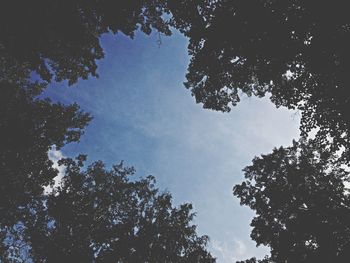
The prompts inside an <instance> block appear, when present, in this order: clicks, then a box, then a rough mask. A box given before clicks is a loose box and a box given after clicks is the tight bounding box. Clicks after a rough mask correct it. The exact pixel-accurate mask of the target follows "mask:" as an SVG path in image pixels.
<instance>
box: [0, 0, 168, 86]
mask: <svg viewBox="0 0 350 263" xmlns="http://www.w3.org/2000/svg"><path fill="white" fill-rule="evenodd" d="M164 13H166V12H165V4H164V1H158V0H157V1H154V0H146V1H143V0H142V1H141V0H132V1H130V0H123V1H112V0H103V1H95V0H64V1H62V0H50V1H17V0H15V1H13V0H6V1H2V3H1V8H0V57H1V58H6V59H7V60H10V59H11V62H12V63H14V64H16V65H20V66H25V67H26V68H28V69H30V70H32V71H34V72H36V73H37V74H39V75H40V77H41V78H42V79H43V80H45V81H51V80H52V79H53V78H54V79H55V80H56V81H62V80H68V82H69V84H73V83H75V82H76V81H77V80H78V79H79V78H83V79H86V78H88V76H89V75H92V76H97V73H96V69H97V65H96V60H98V59H101V58H102V57H103V56H104V53H103V49H102V47H101V45H100V39H99V38H100V36H101V35H102V34H104V33H108V32H112V33H115V34H116V33H118V32H122V33H124V34H125V35H127V36H130V37H133V35H134V32H135V31H136V30H138V29H140V30H141V31H143V32H145V33H147V34H150V32H151V31H152V28H155V29H156V30H157V31H158V32H160V33H162V34H165V35H169V34H170V30H169V28H168V26H167V23H166V21H165V20H164V19H163V17H162V15H163V14H164Z"/></svg>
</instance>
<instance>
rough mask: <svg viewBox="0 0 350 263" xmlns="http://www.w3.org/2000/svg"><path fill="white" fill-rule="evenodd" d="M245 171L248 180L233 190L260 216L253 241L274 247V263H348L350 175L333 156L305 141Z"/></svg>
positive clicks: (257, 160)
mask: <svg viewBox="0 0 350 263" xmlns="http://www.w3.org/2000/svg"><path fill="white" fill-rule="evenodd" d="M243 171H244V173H245V178H246V179H247V180H246V181H244V182H243V183H242V184H240V185H236V186H235V187H234V191H233V192H234V195H236V196H237V197H238V198H240V200H241V204H242V205H247V206H249V207H250V208H251V209H253V210H254V211H255V212H256V216H255V217H254V219H253V220H252V222H251V226H252V227H253V230H252V233H251V237H252V239H253V240H255V241H256V243H257V245H267V246H269V247H270V248H271V258H270V259H269V260H270V261H271V262H287V263H289V262H290V263H296V262H299V263H302V262H305V263H306V262H339V263H345V262H348V260H349V258H350V254H349V252H350V223H349V222H350V195H349V193H348V192H347V189H346V188H345V186H344V182H346V181H349V172H346V171H345V170H344V169H343V168H342V166H341V165H340V164H339V162H338V161H337V157H336V156H335V155H334V154H332V153H330V152H329V151H328V150H325V149H318V147H317V145H316V146H315V144H314V143H313V142H307V141H306V140H301V141H300V142H293V146H291V147H288V148H282V147H281V148H279V149H274V150H273V152H272V153H271V154H268V155H262V156H261V157H259V158H257V157H256V158H255V159H254V160H253V164H252V165H251V166H247V167H246V168H244V170H243ZM251 260H254V259H251ZM247 262H251V261H247ZM252 262H255V261H252Z"/></svg>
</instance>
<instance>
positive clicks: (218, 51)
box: [175, 0, 350, 161]
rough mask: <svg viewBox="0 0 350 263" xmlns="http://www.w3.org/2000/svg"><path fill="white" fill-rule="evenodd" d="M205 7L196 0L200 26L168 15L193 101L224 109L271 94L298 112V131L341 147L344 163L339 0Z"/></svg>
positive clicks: (343, 38)
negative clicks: (175, 26) (184, 56)
mask: <svg viewBox="0 0 350 263" xmlns="http://www.w3.org/2000/svg"><path fill="white" fill-rule="evenodd" d="M190 2H191V3H192V2H193V1H190ZM206 2H207V1H197V5H198V10H199V11H198V12H199V13H200V17H201V18H202V19H201V20H200V19H198V18H197V16H196V15H195V14H194V16H193V18H191V17H188V18H187V19H186V21H187V23H186V21H185V22H183V19H184V18H186V17H184V16H183V15H182V16H180V17H179V18H177V17H175V19H178V20H179V24H180V25H179V26H180V27H181V26H183V28H184V33H185V34H186V35H187V36H188V37H189V39H190V44H189V53H190V55H191V56H192V58H191V62H190V65H189V69H188V74H187V81H186V83H185V84H186V86H187V87H188V88H189V89H191V91H192V93H193V95H194V96H195V97H196V100H197V102H201V103H203V105H204V107H205V108H210V109H215V110H221V111H229V110H230V104H231V105H233V106H234V105H236V104H237V103H238V102H239V101H240V95H241V94H242V95H243V94H246V95H248V96H251V95H255V96H259V97H261V96H264V95H265V94H266V93H267V92H268V93H271V94H272V96H271V100H272V101H273V102H274V103H275V104H276V106H286V107H288V108H290V109H298V110H301V111H302V122H301V124H302V127H301V128H302V131H303V132H309V131H310V130H311V129H313V128H316V127H319V128H320V130H319V132H318V135H317V139H318V141H319V143H320V145H323V146H324V145H328V146H330V147H332V148H333V149H334V150H337V149H338V148H340V147H342V146H343V147H345V148H346V149H345V152H344V155H343V157H344V158H345V159H347V160H348V161H350V159H349V158H350V157H349V156H350V152H349V149H350V147H349V146H350V139H349V129H350V114H349V112H350V91H349V86H350V78H349V76H348V75H349V66H350V50H349V48H348V47H349V45H350V18H349V15H348V12H347V11H346V10H347V8H346V4H347V3H346V1H337V2H336V3H330V2H329V1H322V2H320V1H316V0H312V1H299V0H287V1H276V0H252V1H245V0H233V1H231V0H230V1H227V0H218V1H210V2H211V4H210V5H209V4H208V3H206ZM329 138H331V139H329Z"/></svg>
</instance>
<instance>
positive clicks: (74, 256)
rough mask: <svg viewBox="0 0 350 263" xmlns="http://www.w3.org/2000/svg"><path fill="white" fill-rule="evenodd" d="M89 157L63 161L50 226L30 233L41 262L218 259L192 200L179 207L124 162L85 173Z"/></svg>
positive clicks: (91, 168)
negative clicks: (195, 221) (199, 227)
mask: <svg viewBox="0 0 350 263" xmlns="http://www.w3.org/2000/svg"><path fill="white" fill-rule="evenodd" d="M84 159H85V157H84V156H79V157H78V158H77V159H76V160H72V159H64V160H62V161H61V163H62V164H64V165H65V167H66V170H65V176H64V177H63V178H62V186H61V187H60V188H58V189H57V190H56V191H54V192H53V193H52V194H51V195H50V196H49V197H48V201H47V208H48V216H47V218H48V221H49V224H48V226H49V227H48V228H46V225H45V224H40V225H39V229H40V227H41V231H39V230H38V227H36V226H35V225H34V227H33V229H32V231H31V233H30V235H31V236H32V239H31V240H32V243H31V245H32V248H33V251H32V252H33V253H32V256H33V258H34V259H35V262H135V263H137V262H140V263H143V262H159V263H161V262H162V263H163V262H174V263H175V262H176V263H178V262H188V263H193V262H215V260H214V259H213V257H212V256H211V255H210V254H209V253H208V252H207V251H206V250H205V246H206V243H207V240H208V238H207V237H206V236H197V234H196V227H195V226H194V225H192V224H191V221H192V219H193V217H194V214H193V213H192V212H191V209H192V206H191V205H190V204H183V205H181V206H179V207H177V208H174V207H173V206H172V204H171V195H170V194H169V193H159V191H158V189H157V188H155V185H154V184H155V180H154V178H153V177H151V176H149V177H147V178H145V179H140V180H133V181H130V180H129V176H130V175H131V174H133V172H134V170H133V169H132V168H126V167H124V166H123V164H122V163H121V164H119V165H114V166H113V168H112V169H111V170H106V168H105V166H104V164H103V163H102V162H95V163H93V164H92V165H90V166H89V167H88V168H87V169H86V170H84V171H83V170H82V167H83V165H84V164H83V161H84ZM42 221H45V220H42ZM43 226H44V228H42V227H43Z"/></svg>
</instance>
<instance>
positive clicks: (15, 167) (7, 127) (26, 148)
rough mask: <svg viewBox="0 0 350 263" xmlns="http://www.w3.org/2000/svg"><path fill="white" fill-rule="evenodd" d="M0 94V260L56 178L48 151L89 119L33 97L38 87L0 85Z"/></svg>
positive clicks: (70, 138)
mask: <svg viewBox="0 0 350 263" xmlns="http://www.w3.org/2000/svg"><path fill="white" fill-rule="evenodd" d="M0 89H1V97H0V119H1V122H0V134H1V138H0V255H1V256H5V254H6V253H5V252H4V249H5V247H6V244H5V243H4V241H5V240H9V239H10V236H11V235H12V236H13V233H15V232H16V229H17V230H18V229H19V227H18V226H19V225H23V226H27V225H28V220H30V218H31V217H33V216H34V214H35V213H34V211H37V212H38V211H39V210H40V209H42V206H43V203H42V195H43V190H44V187H45V186H48V185H50V184H52V183H53V178H54V177H56V176H57V172H58V171H57V170H56V169H54V168H53V167H52V165H53V163H52V162H51V161H50V160H49V158H48V151H49V149H50V148H51V147H52V146H53V145H56V146H57V147H58V148H59V147H62V146H63V145H65V144H67V143H70V142H75V141H79V138H80V136H81V135H82V133H83V128H84V127H85V126H86V125H87V123H88V122H89V121H90V119H91V117H90V116H89V114H87V113H84V112H82V111H81V110H80V109H79V107H78V106H77V105H75V104H73V105H68V106H66V105H62V104H60V103H52V102H50V101H49V100H48V99H39V98H37V95H38V94H39V93H40V91H41V90H42V89H43V86H42V85H41V84H38V83H28V82H25V81H24V82H22V84H21V86H19V84H16V83H14V82H12V83H10V82H5V81H1V82H0ZM38 213H39V212H38ZM17 232H18V231H17ZM11 233H12V234H11ZM9 235H10V236H9ZM1 256H0V259H1Z"/></svg>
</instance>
